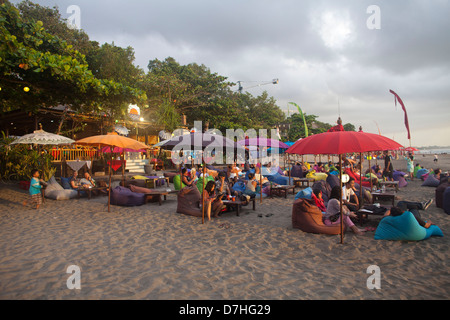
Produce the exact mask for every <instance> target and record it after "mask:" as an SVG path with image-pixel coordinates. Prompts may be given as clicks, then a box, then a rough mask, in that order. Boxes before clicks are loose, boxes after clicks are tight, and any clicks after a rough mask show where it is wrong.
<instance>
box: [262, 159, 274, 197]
mask: <svg viewBox="0 0 450 320" xmlns="http://www.w3.org/2000/svg"><path fill="white" fill-rule="evenodd" d="M271 192H272V191H271ZM259 202H260V203H262V163H261V166H260V169H259Z"/></svg>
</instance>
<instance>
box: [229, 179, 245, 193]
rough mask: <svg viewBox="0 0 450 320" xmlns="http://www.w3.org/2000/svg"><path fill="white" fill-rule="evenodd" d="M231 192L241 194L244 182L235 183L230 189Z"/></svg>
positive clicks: (243, 189)
mask: <svg viewBox="0 0 450 320" xmlns="http://www.w3.org/2000/svg"><path fill="white" fill-rule="evenodd" d="M231 189H232V190H233V191H237V192H239V193H242V192H244V191H245V182H244V181H242V180H239V181H236V183H235V184H234V185H233V186H232V187H231Z"/></svg>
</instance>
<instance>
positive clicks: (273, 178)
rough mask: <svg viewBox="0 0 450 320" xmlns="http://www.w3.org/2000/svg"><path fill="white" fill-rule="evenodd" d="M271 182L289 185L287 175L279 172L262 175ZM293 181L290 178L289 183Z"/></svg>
mask: <svg viewBox="0 0 450 320" xmlns="http://www.w3.org/2000/svg"><path fill="white" fill-rule="evenodd" d="M264 177H266V178H267V180H269V181H270V182H272V183H276V184H279V185H283V186H287V185H289V177H286V176H283V175H281V174H279V173H275V174H269V175H264ZM293 182H294V179H292V178H291V183H293Z"/></svg>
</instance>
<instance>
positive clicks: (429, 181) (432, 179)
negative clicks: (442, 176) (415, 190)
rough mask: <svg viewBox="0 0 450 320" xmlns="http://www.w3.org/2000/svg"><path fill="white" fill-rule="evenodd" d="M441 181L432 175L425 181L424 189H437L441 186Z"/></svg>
mask: <svg viewBox="0 0 450 320" xmlns="http://www.w3.org/2000/svg"><path fill="white" fill-rule="evenodd" d="M440 182H441V181H440V180H439V179H438V178H436V177H435V176H434V175H432V174H430V175H428V178H426V179H425V181H424V182H423V183H422V187H434V188H436V187H437V186H439V183H440Z"/></svg>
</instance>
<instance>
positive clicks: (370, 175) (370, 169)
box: [367, 154, 373, 192]
mask: <svg viewBox="0 0 450 320" xmlns="http://www.w3.org/2000/svg"><path fill="white" fill-rule="evenodd" d="M371 157H372V156H371V154H369V156H368V157H367V159H368V160H369V177H370V192H372V190H373V185H372V167H371V166H370V158H371Z"/></svg>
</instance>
